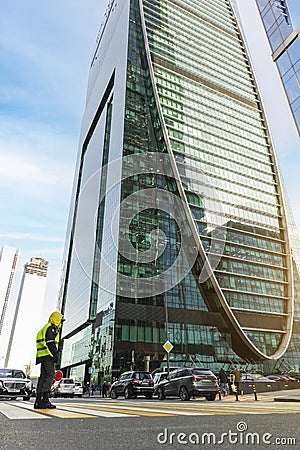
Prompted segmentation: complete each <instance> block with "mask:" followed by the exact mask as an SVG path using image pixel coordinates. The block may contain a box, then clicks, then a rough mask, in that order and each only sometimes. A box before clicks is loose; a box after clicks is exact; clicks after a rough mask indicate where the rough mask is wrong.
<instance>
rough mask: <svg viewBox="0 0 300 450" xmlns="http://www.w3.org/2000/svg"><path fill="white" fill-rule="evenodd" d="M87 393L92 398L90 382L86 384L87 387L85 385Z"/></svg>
mask: <svg viewBox="0 0 300 450" xmlns="http://www.w3.org/2000/svg"><path fill="white" fill-rule="evenodd" d="M85 393H86V394H87V395H88V396H90V395H91V394H90V383H89V381H88V382H87V383H86V385H85Z"/></svg>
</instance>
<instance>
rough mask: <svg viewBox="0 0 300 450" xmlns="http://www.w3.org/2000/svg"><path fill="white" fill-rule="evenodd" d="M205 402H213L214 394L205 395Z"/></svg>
mask: <svg viewBox="0 0 300 450" xmlns="http://www.w3.org/2000/svg"><path fill="white" fill-rule="evenodd" d="M206 400H207V401H208V402H214V401H215V400H216V394H211V395H207V397H206Z"/></svg>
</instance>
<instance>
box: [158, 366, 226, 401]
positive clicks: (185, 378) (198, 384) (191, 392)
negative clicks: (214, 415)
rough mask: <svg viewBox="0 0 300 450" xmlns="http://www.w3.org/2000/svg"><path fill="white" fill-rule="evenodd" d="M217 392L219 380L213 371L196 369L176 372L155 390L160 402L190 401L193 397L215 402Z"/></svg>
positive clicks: (188, 368)
mask: <svg viewBox="0 0 300 450" xmlns="http://www.w3.org/2000/svg"><path fill="white" fill-rule="evenodd" d="M217 392H218V380H217V377H216V376H215V375H214V374H213V373H212V371H211V370H209V369H203V368H195V367H184V368H181V369H177V370H174V371H173V372H171V373H170V374H169V377H168V378H167V379H165V380H163V381H161V382H160V383H159V384H158V385H157V386H156V389H155V393H156V394H157V396H158V398H159V400H164V399H165V398H166V397H179V398H180V399H181V400H190V398H191V397H192V396H197V397H205V398H206V400H208V401H214V400H215V398H216V395H217Z"/></svg>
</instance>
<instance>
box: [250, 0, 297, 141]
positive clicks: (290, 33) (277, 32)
mask: <svg viewBox="0 0 300 450" xmlns="http://www.w3.org/2000/svg"><path fill="white" fill-rule="evenodd" d="M256 3H257V6H258V9H259V12H260V15H261V18H262V21H263V24H264V28H265V31H266V34H267V36H268V39H269V42H270V46H271V50H272V57H273V60H274V61H275V63H276V65H277V68H278V70H279V74H280V77H281V80H282V83H283V86H284V89H285V92H286V95H287V98H288V101H289V104H290V107H291V111H292V114H293V117H294V120H295V123H296V126H297V129H298V133H299V134H300V5H299V1H298V0H256Z"/></svg>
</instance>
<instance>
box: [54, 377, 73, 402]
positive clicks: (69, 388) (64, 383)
mask: <svg viewBox="0 0 300 450" xmlns="http://www.w3.org/2000/svg"><path fill="white" fill-rule="evenodd" d="M74 393H75V382H74V380H73V378H62V379H61V380H60V381H55V382H54V385H53V387H52V390H51V396H53V397H55V398H56V397H70V398H73V397H74Z"/></svg>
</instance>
